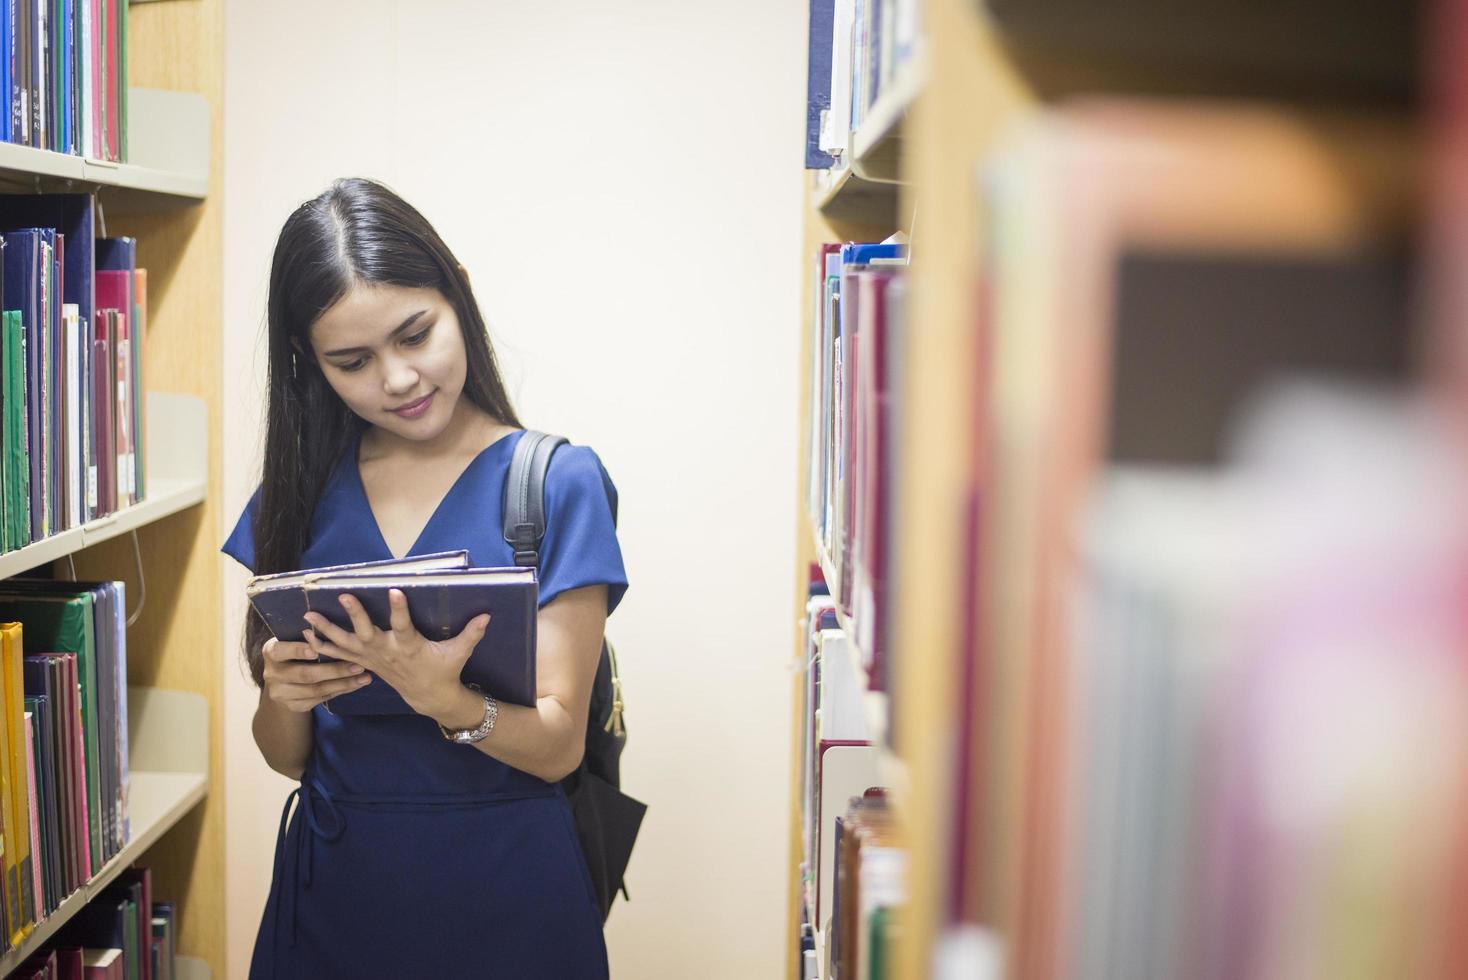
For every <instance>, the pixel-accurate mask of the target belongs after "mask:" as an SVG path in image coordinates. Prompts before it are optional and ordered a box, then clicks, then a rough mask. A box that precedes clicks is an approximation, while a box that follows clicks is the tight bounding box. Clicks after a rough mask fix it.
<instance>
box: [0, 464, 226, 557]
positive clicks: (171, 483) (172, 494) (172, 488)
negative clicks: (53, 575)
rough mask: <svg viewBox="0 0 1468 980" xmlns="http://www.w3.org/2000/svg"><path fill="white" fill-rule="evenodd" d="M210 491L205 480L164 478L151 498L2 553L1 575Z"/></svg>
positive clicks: (67, 551)
mask: <svg viewBox="0 0 1468 980" xmlns="http://www.w3.org/2000/svg"><path fill="white" fill-rule="evenodd" d="M207 492H208V487H207V484H206V482H205V481H204V480H186V479H180V480H166V479H165V480H160V481H157V482H155V483H154V484H151V485H150V486H149V488H148V499H147V500H144V501H143V502H142V503H139V504H134V505H133V506H131V507H126V508H124V509H122V510H120V511H118V512H117V513H116V514H112V515H110V516H108V517H99V518H97V519H96V520H95V521H90V522H88V523H86V524H83V525H82V526H81V527H75V528H72V529H70V530H68V531H62V532H61V533H60V534H53V535H52V536H51V537H49V538H45V539H44V540H41V541H37V542H36V543H34V544H28V545H26V546H25V547H24V548H20V549H18V550H16V551H12V552H10V553H8V554H5V555H0V578H9V577H10V576H12V575H18V574H20V573H21V572H26V571H29V570H30V569H32V568H36V567H37V566H39V565H44V564H46V563H47V562H50V561H55V560H56V559H58V558H64V557H66V556H67V555H69V554H73V553H74V552H78V551H81V550H82V549H83V548H90V547H91V546H92V545H94V544H99V543H101V542H103V541H106V540H107V539H109V538H115V537H117V536H119V535H122V534H126V533H128V532H129V531H133V530H136V529H137V528H140V527H142V526H143V525H144V524H151V523H152V522H153V521H156V520H161V519H162V518H164V517H168V516H169V515H171V514H176V513H178V512H179V511H181V510H187V509H188V508H190V507H192V506H194V505H195V504H199V503H202V502H203V500H204V497H205V495H206V493H207Z"/></svg>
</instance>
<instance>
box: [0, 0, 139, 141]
mask: <svg viewBox="0 0 1468 980" xmlns="http://www.w3.org/2000/svg"><path fill="white" fill-rule="evenodd" d="M127 37H128V3H127V0H0V92H3V93H4V97H5V98H6V99H7V100H8V103H9V110H10V111H9V112H7V113H5V114H4V115H3V117H0V139H3V140H4V141H5V142H7V143H17V144H19V145H21V146H30V147H35V148H37V149H42V150H51V151H54V152H57V153H68V154H71V155H74V156H84V157H89V158H91V159H94V160H106V161H112V162H119V163H122V162H126V161H127V159H128V140H127V119H128V94H127Z"/></svg>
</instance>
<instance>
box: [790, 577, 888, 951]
mask: <svg viewBox="0 0 1468 980" xmlns="http://www.w3.org/2000/svg"><path fill="white" fill-rule="evenodd" d="M805 637H806V650H805V658H804V670H803V672H802V683H801V714H800V717H801V722H802V725H803V729H802V732H801V793H800V815H801V827H802V860H801V863H800V877H801V897H802V903H801V908H800V916H801V950H800V955H801V963H800V965H799V970H798V972H797V975H799V976H803V977H807V978H814V977H817V976H819V977H824V978H831V977H836V976H841V977H870V978H882V977H887V976H890V975H891V974H890V973H889V972H888V970H889V969H890V966H889V964H888V960H887V954H886V952H885V951H886V950H888V949H890V945H889V943H888V939H889V930H890V929H891V927H892V922H891V915H892V911H893V910H894V909H895V908H897V907H898V906H900V905H901V904H903V903H904V901H905V887H906V851H905V849H904V848H903V846H902V844H901V840H900V836H899V835H898V833H897V830H896V827H895V825H894V824H893V821H892V820H891V819H890V815H889V813H888V811H887V808H886V802H885V797H884V789H883V786H882V773H881V766H880V762H879V755H878V753H879V747H878V746H877V745H875V744H874V743H873V740H872V737H871V728H872V726H871V719H870V715H869V707H868V698H869V695H868V691H867V689H866V683H865V678H864V672H863V670H862V668H861V665H860V664H859V663H858V662H857V659H856V654H855V651H854V648H853V646H852V645H851V644H850V643H849V642H848V638H847V636H846V634H845V632H844V631H843V630H842V629H841V627H840V624H839V620H838V618H837V615H836V606H835V600H834V598H833V597H832V596H831V595H830V594H829V587H828V584H827V583H826V582H825V581H824V579H823V578H822V576H821V573H820V570H819V569H817V568H813V569H812V570H811V597H810V600H809V602H808V604H807V606H806V619H805Z"/></svg>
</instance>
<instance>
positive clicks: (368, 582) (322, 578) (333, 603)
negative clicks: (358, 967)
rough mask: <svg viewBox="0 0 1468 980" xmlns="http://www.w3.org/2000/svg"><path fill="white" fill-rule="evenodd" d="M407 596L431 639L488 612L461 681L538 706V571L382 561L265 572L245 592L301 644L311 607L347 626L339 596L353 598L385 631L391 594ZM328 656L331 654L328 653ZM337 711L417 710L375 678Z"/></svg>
mask: <svg viewBox="0 0 1468 980" xmlns="http://www.w3.org/2000/svg"><path fill="white" fill-rule="evenodd" d="M392 589H399V590H401V591H402V593H403V595H404V596H405V597H406V598H407V600H408V614H409V616H410V617H411V619H412V621H413V625H414V627H415V628H416V629H417V630H418V632H420V633H422V634H423V635H424V636H425V637H427V638H428V639H430V640H447V639H451V638H453V637H455V636H457V635H458V634H459V633H461V632H463V630H464V628H465V627H466V626H468V625H469V622H470V620H472V619H474V617H476V616H478V615H480V614H481V613H489V615H490V617H491V618H490V625H489V630H488V631H487V632H486V633H485V635H484V638H483V639H482V640H480V641H479V643H478V644H477V645H476V646H475V648H474V651H473V652H472V653H471V654H470V655H469V660H468V662H467V663H466V664H465V665H464V670H463V673H462V674H461V677H462V679H463V680H464V682H465V683H473V684H477V685H478V686H479V687H480V688H481V689H482V690H483V691H484V693H486V694H490V695H493V696H494V697H496V698H498V699H500V700H502V701H507V702H510V703H512V704H522V705H533V704H534V703H535V643H536V632H535V626H536V612H537V610H538V605H539V604H538V599H539V593H540V586H539V583H538V580H537V577H536V574H535V569H533V568H453V567H448V568H434V569H421V568H419V569H410V570H406V571H405V570H404V568H403V567H402V566H401V564H399V563H394V562H385V563H373V564H372V565H367V566H360V567H356V568H351V569H346V570H340V571H329V570H325V569H318V570H306V571H302V572H296V573H288V574H285V575H270V576H262V577H260V578H256V579H253V580H251V582H250V584H249V585H248V586H247V587H246V589H245V594H246V595H247V596H248V597H249V599H250V603H251V604H252V605H253V606H254V608H255V611H256V612H257V613H258V614H259V615H260V617H261V618H262V619H263V620H264V621H265V624H266V625H267V626H268V627H269V628H270V631H271V633H272V634H274V636H275V637H276V638H277V639H279V640H286V641H292V642H300V641H301V639H302V638H303V637H304V635H305V631H306V629H307V628H308V627H309V625H310V624H309V623H308V622H307V621H306V619H305V615H304V614H305V612H306V611H307V610H309V611H312V612H316V613H319V614H320V615H322V616H324V617H326V619H327V620H328V621H330V622H332V623H334V624H336V625H337V626H339V627H341V628H343V629H348V630H349V629H351V628H352V625H351V617H350V616H348V615H347V612H346V610H345V609H344V608H343V607H342V605H341V603H340V602H339V601H338V597H339V596H341V595H343V594H349V595H352V596H354V597H355V598H356V599H357V601H358V602H360V603H361V604H362V607H363V609H364V610H366V612H367V616H368V618H369V619H371V620H372V622H373V624H374V625H375V626H377V627H378V628H380V629H387V628H388V627H389V625H390V615H389V610H390V606H389V601H388V594H389V592H390V591H391V590H392ZM323 659H328V658H323ZM329 707H330V709H331V710H332V711H333V712H334V713H336V714H406V713H410V712H411V711H412V709H411V708H410V707H408V705H407V703H406V702H404V701H403V699H402V697H401V696H399V695H398V694H397V692H396V691H394V690H393V689H392V688H391V687H390V686H389V685H387V684H386V683H384V682H383V681H382V680H380V679H378V678H374V679H373V681H372V683H371V684H368V685H367V686H366V687H364V688H362V689H360V690H357V691H351V692H349V693H347V694H343V695H338V696H337V697H335V698H333V699H332V700H331V702H330V704H329Z"/></svg>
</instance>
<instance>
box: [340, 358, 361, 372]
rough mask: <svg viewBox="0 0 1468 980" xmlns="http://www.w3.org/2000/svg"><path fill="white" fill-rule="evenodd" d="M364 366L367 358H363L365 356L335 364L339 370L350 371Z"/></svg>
mask: <svg viewBox="0 0 1468 980" xmlns="http://www.w3.org/2000/svg"><path fill="white" fill-rule="evenodd" d="M366 366H367V358H365V357H359V358H357V359H356V360H355V361H348V362H347V363H345V364H338V365H337V368H338V369H339V370H342V371H347V372H351V371H360V370H362V369H363V368H364V367H366Z"/></svg>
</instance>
